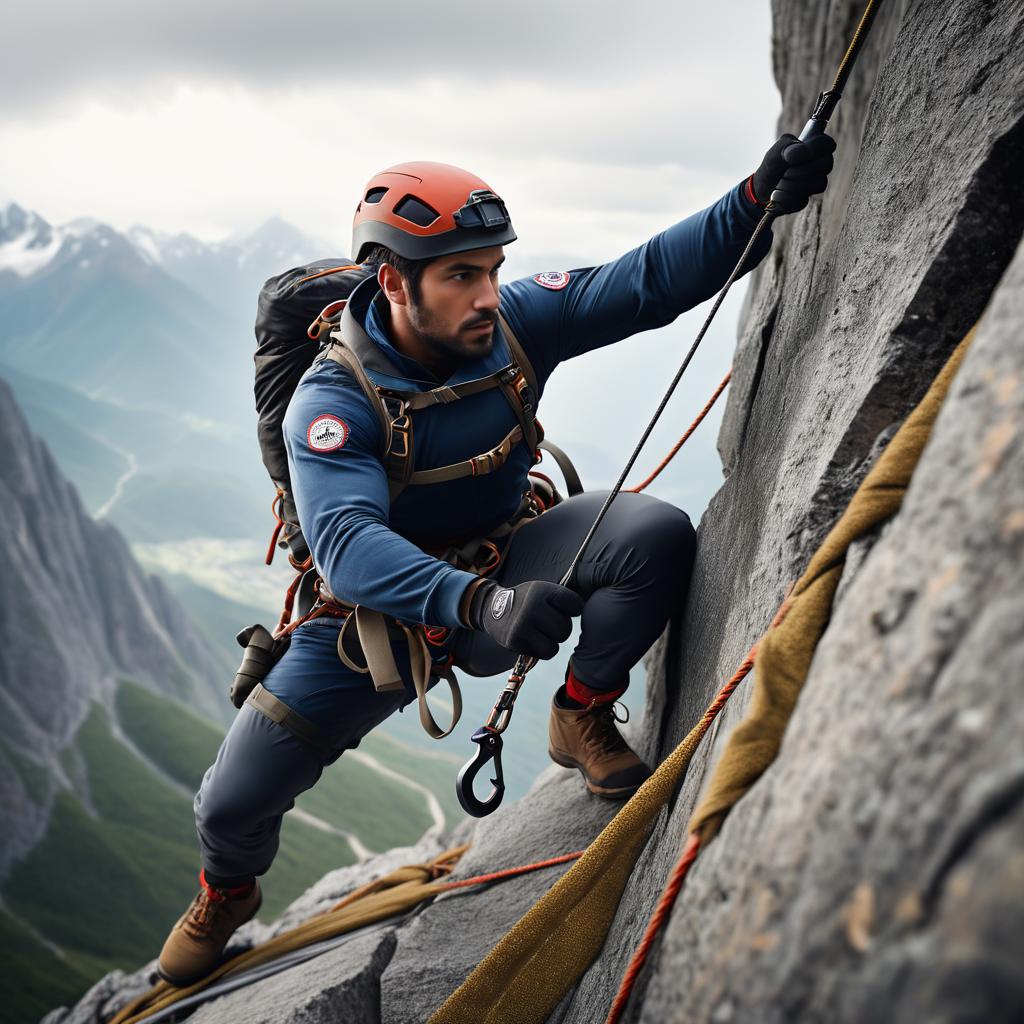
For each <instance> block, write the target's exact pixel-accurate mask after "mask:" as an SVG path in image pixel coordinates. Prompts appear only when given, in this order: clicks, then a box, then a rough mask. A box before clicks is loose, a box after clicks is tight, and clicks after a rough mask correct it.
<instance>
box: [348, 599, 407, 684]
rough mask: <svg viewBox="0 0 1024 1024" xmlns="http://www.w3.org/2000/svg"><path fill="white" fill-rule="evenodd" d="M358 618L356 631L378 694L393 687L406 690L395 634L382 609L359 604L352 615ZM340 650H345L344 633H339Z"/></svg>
mask: <svg viewBox="0 0 1024 1024" xmlns="http://www.w3.org/2000/svg"><path fill="white" fill-rule="evenodd" d="M349 618H350V619H355V620H356V632H357V633H358V634H359V646H360V647H361V648H362V649H363V657H364V658H365V659H366V668H367V669H368V670H369V673H370V678H371V679H373V687H374V689H375V690H376V691H377V692H378V693H387V692H390V691H393V690H404V689H405V683H403V682H402V674H401V673H400V672H399V671H398V664H397V662H396V661H395V655H394V653H393V652H392V650H391V637H390V635H389V633H388V623H387V619H385V618H384V616H383V615H382V614H381V613H380V612H375V611H372V610H371V609H369V608H364V607H363V606H362V605H356V610H355V612H354V614H352V615H350V616H349ZM338 652H339V654H340V653H341V635H340V634H339V636H338Z"/></svg>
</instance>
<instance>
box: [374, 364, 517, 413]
mask: <svg viewBox="0 0 1024 1024" xmlns="http://www.w3.org/2000/svg"><path fill="white" fill-rule="evenodd" d="M507 369H508V368H507V367H502V368H501V369H500V370H498V371H497V372H496V373H490V374H488V375H487V376H486V377H477V378H476V379H474V380H467V381H463V382H462V383H461V384H451V385H447V384H446V385H444V386H443V387H439V388H433V389H432V390H431V391H409V392H405V391H402V392H397V393H396V394H397V395H398V397H399V398H401V399H402V401H403V402H405V405H406V408H407V409H409V410H410V411H412V410H415V409H426V408H429V407H430V406H432V405H448V404H449V403H451V402H457V401H458V400H459V399H460V398H465V397H467V396H468V395H476V394H479V393H480V392H481V391H490V390H491V389H492V388H496V387H498V385H499V382H500V381H501V378H502V377H503V376H504V375H505V374H506V372H507ZM388 390H390V389H388Z"/></svg>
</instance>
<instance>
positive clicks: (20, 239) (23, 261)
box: [0, 203, 63, 277]
mask: <svg viewBox="0 0 1024 1024" xmlns="http://www.w3.org/2000/svg"><path fill="white" fill-rule="evenodd" d="M62 241H63V239H62V238H61V236H60V233H59V232H57V231H54V229H53V228H52V227H51V226H50V225H49V224H48V223H47V222H46V221H45V220H43V218H42V217H40V216H39V214H37V213H32V212H31V211H28V210H24V209H22V208H21V207H20V206H19V205H18V204H17V203H8V204H7V205H6V206H5V207H4V208H3V209H2V210H0V271H4V270H10V271H13V272H14V273H15V274H17V275H18V276H19V277H29V276H30V275H32V274H34V273H36V271H38V270H41V269H42V268H43V267H45V266H46V265H47V263H49V262H50V261H51V260H52V259H53V257H54V256H56V255H57V253H58V251H59V250H60V247H61V243H62Z"/></svg>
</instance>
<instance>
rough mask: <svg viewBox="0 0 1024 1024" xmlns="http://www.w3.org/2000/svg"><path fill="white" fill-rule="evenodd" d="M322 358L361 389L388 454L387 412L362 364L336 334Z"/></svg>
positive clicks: (389, 423)
mask: <svg viewBox="0 0 1024 1024" xmlns="http://www.w3.org/2000/svg"><path fill="white" fill-rule="evenodd" d="M323 357H324V359H332V360H333V361H334V362H336V363H339V364H340V365H341V366H344V367H345V369H346V370H348V372H349V373H351V374H352V376H353V377H354V378H355V381H356V383H357V384H358V385H359V386H360V387H361V388H362V390H363V394H365V395H366V397H367V399H369V402H370V405H371V406H372V408H373V411H374V412H375V413H376V414H377V419H378V420H379V421H380V425H381V427H382V429H383V431H384V451H385V452H390V451H391V417H390V416H389V415H388V411H387V409H386V408H385V407H384V402H383V401H382V400H381V397H380V393H379V392H378V391H377V388H376V387H374V384H373V381H371V380H370V378H369V377H368V376H367V375H366V371H365V370H364V369H363V364H362V363H361V362H359V360H358V359H357V358H356V357H355V355H354V353H353V352H352V351H351V350H350V349H349V348H348V346H347V345H346V344H345V342H344V341H342V340H341V338H340V336H339V335H338V334H337V333H335V334H333V335H332V336H331V340H330V342H328V344H327V347H326V348H325V349H324V353H323Z"/></svg>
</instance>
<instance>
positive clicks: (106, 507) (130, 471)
mask: <svg viewBox="0 0 1024 1024" xmlns="http://www.w3.org/2000/svg"><path fill="white" fill-rule="evenodd" d="M107 445H108V447H110V448H112V449H113V450H114V451H115V452H117V454H118V455H120V456H121V457H122V458H123V459H125V460H127V462H128V468H127V469H126V470H125V471H124V472H123V473H122V474H121V475H120V476H119V477H118V478H117V481H116V482H115V484H114V490H113V491H112V492H111V494H110V497H109V498H107V500H106V501H105V502H104V503H103V504H102V505H101V506H100V507H99V508H98V509H97V510H96V511H95V512H94V513H93V518H94V519H102V518H103V517H104V516H106V515H108V514H109V512H110V510H111V509H112V508H113V507H114V505H116V504H117V502H118V501H119V500H120V499H121V498H122V497H123V496H124V489H125V487H127V486H128V481H129V480H131V478H132V477H133V476H135V474H136V473H137V472H138V471H139V460H138V459H137V458H135V456H134V455H133V454H132V453H131V452H129V451H125V450H124V449H123V448H114V446H113V445H112V444H110V442H109V441H108V442H107Z"/></svg>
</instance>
